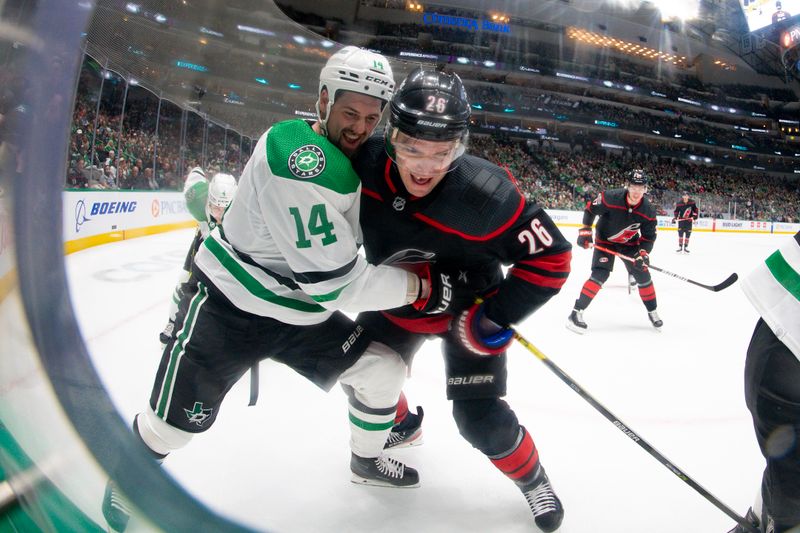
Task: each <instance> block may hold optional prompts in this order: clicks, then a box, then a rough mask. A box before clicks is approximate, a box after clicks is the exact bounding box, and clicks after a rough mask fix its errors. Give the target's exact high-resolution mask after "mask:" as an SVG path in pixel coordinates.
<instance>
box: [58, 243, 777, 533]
mask: <svg viewBox="0 0 800 533" xmlns="http://www.w3.org/2000/svg"><path fill="white" fill-rule="evenodd" d="M563 231H564V233H565V235H566V236H567V238H568V239H569V240H570V241H571V242H574V241H575V237H576V235H577V229H575V228H565V229H563ZM192 235H193V232H192V231H191V230H181V231H176V232H171V233H166V234H161V235H156V236H151V237H145V238H139V239H133V240H129V241H123V242H120V243H115V244H109V245H104V246H99V247H95V248H91V249H87V250H84V251H82V252H78V253H75V254H72V255H70V256H68V257H67V266H68V271H69V276H70V289H71V295H72V298H73V303H74V306H75V309H76V312H77V314H78V319H79V322H80V324H81V328H82V333H83V336H84V338H85V340H86V343H87V345H88V347H89V350H90V353H91V354H92V357H93V360H94V363H95V365H96V367H97V370H98V372H99V374H100V375H101V377H102V379H103V380H104V382H105V383H106V385H107V388H108V390H109V391H110V395H111V397H112V399H113V400H114V402H115V403H116V405H117V406H118V408H119V410H120V412H121V414H122V417H123V418H124V419H125V420H132V418H133V416H134V414H135V413H136V412H138V411H140V410H141V409H143V408H144V407H145V406H146V403H147V399H148V397H149V394H150V389H151V386H152V383H153V378H154V376H155V372H156V368H157V366H158V361H159V357H160V345H159V342H158V333H159V331H161V329H163V327H164V325H165V324H166V321H167V312H168V305H169V300H170V298H171V293H172V290H173V288H174V285H175V282H176V281H177V277H178V272H179V270H180V267H181V265H182V262H183V258H184V256H185V254H186V251H187V249H188V247H189V244H190V242H191V239H192ZM789 238H791V236H788V235H780V236H774V235H750V234H720V233H694V234H693V235H692V239H691V246H690V249H691V254H689V255H683V254H676V253H675V251H674V250H675V249H676V242H677V234H676V233H675V232H674V231H662V232H660V233H659V238H658V241H657V242H656V246H655V250H654V252H653V254H652V255H651V260H652V263H653V264H654V265H657V266H659V267H661V268H664V269H667V270H670V271H672V272H675V273H677V274H680V275H682V276H684V277H688V278H692V279H695V280H697V281H700V282H702V283H707V284H711V285H713V284H716V283H719V282H721V281H722V280H724V279H725V278H726V277H727V276H728V275H729V274H730V273H732V272H737V273H739V275H740V276H742V275H745V274H747V273H748V272H750V271H751V270H752V269H753V268H754V267H755V265H756V264H757V263H758V262H759V261H761V260H763V259H764V258H766V256H767V255H769V254H770V253H771V252H772V251H773V250H775V249H776V248H777V247H778V246H779V245H780V244H781V243H782V242H783V241H785V240H786V239H789ZM590 259H591V252H590V251H586V250H581V249H573V261H572V274H571V275H570V277H569V279H568V281H567V283H566V285H565V286H564V288H563V289H562V291H561V293H560V294H559V295H557V296H556V297H555V298H553V300H551V301H550V302H549V303H548V304H547V305H545V306H544V307H543V308H542V309H541V310H540V311H539V312H537V313H536V314H535V315H533V316H532V317H531V318H530V319H528V320H527V321H526V322H525V323H524V324H520V325H519V327H518V329H519V331H520V332H521V333H522V334H523V335H524V336H526V337H527V338H528V340H530V341H531V342H532V343H533V344H534V345H536V346H537V347H538V348H539V349H540V350H542V351H543V352H544V353H545V354H546V355H547V356H548V358H550V359H551V360H552V361H553V362H554V363H555V364H557V365H558V366H560V367H561V368H562V369H563V370H564V371H565V372H566V373H567V374H569V376H570V377H572V379H574V380H575V381H576V382H577V383H579V384H580V385H581V386H582V387H583V388H584V389H586V390H587V392H589V393H590V394H591V395H593V396H594V397H595V398H596V399H597V400H598V401H599V402H600V403H601V404H603V405H604V406H605V407H606V408H607V409H609V410H610V411H611V412H613V413H614V414H615V415H616V416H617V417H618V418H619V419H620V420H621V421H623V422H624V423H625V424H627V425H628V426H629V427H630V428H631V429H632V430H633V431H635V432H636V433H638V435H639V436H640V437H642V438H644V439H645V440H647V441H648V442H649V443H650V444H651V445H652V446H653V447H655V448H656V449H657V450H658V451H660V452H661V453H662V454H663V455H665V456H666V457H667V458H668V459H670V460H671V461H672V462H673V463H674V464H675V465H676V466H677V467H678V468H680V469H682V470H683V471H684V472H685V473H686V474H688V475H689V476H691V477H692V478H693V479H694V480H695V481H696V482H698V483H699V484H700V485H702V486H703V487H704V488H706V489H707V490H708V491H709V492H710V493H711V494H713V495H714V496H716V497H717V498H719V499H720V500H721V501H722V502H723V503H725V504H726V505H728V506H730V507H731V508H732V509H733V510H734V511H736V512H737V513H739V514H740V515H743V514H744V513H745V511H746V510H747V507H748V506H749V505H750V504H751V502H752V500H753V497H754V495H755V493H756V491H757V489H758V486H759V482H760V476H761V470H762V468H763V459H762V457H761V455H760V453H759V451H758V447H757V445H756V441H755V436H754V434H753V430H752V427H751V420H750V417H749V413H748V411H747V409H746V407H745V404H744V395H743V368H744V359H745V352H746V349H747V345H748V342H749V339H750V335H751V333H752V331H753V327H754V325H755V323H756V320H757V315H756V313H755V311H754V310H753V308H752V307H751V306H750V304H749V303H748V301H747V300H746V298H745V296H744V294H743V293H742V291H741V289H740V287H739V284H738V283H737V284H735V285H733V286H732V287H730V288H728V289H726V290H724V291H721V292H718V293H714V292H711V291H707V290H704V289H702V288H699V287H696V286H694V285H691V284H689V283H686V282H683V281H680V280H677V279H674V278H671V277H668V276H665V275H663V274H660V273H658V272H653V280H654V283H655V288H656V294H657V297H658V303H659V306H658V311H659V314H660V315H661V318H662V319H663V320H664V327H663V328H662V332H660V333H659V332H657V331H656V330H655V329H654V328H653V327H652V326H651V325H650V323H649V321H648V319H647V314H646V311H645V309H644V306H643V304H642V302H641V299H640V298H639V296H638V294H636V293H634V294H631V295H629V294H628V291H627V288H626V285H625V283H626V276H625V271H624V268H623V267H622V266H621V265H617V267H616V269H615V271H614V272H613V273H612V274H611V277H610V279H609V280H608V282H607V283H606V285H605V286H604V287H603V289H602V290H601V292H600V293H599V295H598V296H597V298H596V299H595V301H594V302H593V303H592V305H591V306H590V307H589V308H588V310H587V311H586V313H585V319H586V322H587V323H588V324H589V332H588V333H587V334H586V335H582V336H581V335H577V334H575V333H572V332H570V331H568V330H567V329H566V328H565V322H566V317H567V315H568V314H569V312H570V310H571V309H572V306H573V303H574V301H575V299H576V298H577V296H578V294H579V292H580V288H581V286H582V284H583V283H584V281H586V279H587V278H588V276H589V265H590ZM443 376H444V366H443V363H442V358H441V356H440V354H439V345H438V341H436V342H429V343H427V344H426V345H425V346H424V347H423V349H422V351H421V352H420V353H418V354H417V357H416V359H415V361H414V365H413V369H412V375H411V377H410V379H409V380H408V381H407V383H406V386H405V392H406V395H407V397H408V400H409V406H410V407H412V409H413V407H414V406H416V405H422V406H423V407H424V409H425V421H424V424H423V430H424V445H422V446H419V447H415V448H410V449H405V450H398V451H395V452H392V453H393V455H395V456H397V457H399V458H402V459H403V460H404V461H406V462H407V463H408V464H410V465H412V466H414V467H416V468H418V469H419V471H420V478H421V487H420V488H417V489H408V490H405V489H404V490H400V489H385V488H375V487H364V486H357V485H354V484H352V483H350V481H349V479H350V471H349V448H348V433H349V431H348V424H347V410H346V400H345V396H344V394H343V392H342V391H341V390H340V389H339V388H338V387H336V388H334V390H333V391H332V392H331V393H329V394H326V393H324V392H322V391H320V390H319V389H317V388H316V387H315V386H314V385H312V384H311V383H309V382H307V381H306V380H304V379H303V378H302V377H300V376H298V375H296V374H294V373H293V372H292V371H291V370H289V369H288V368H286V367H284V366H281V365H279V364H276V363H273V362H271V361H265V362H263V363H262V364H261V391H260V398H259V401H258V404H257V405H256V406H255V407H248V406H247V403H248V396H249V380H248V379H246V377H245V379H243V380H242V381H241V382H240V383H238V384H237V385H236V386H235V387H234V389H233V390H232V391H231V393H230V394H229V395H228V397H227V399H226V401H225V403H224V404H223V407H222V409H221V412H220V416H219V419H218V420H217V422H216V424H215V425H214V426H213V427H212V429H211V430H209V431H208V432H206V433H205V434H201V435H199V436H196V437H195V438H194V440H193V441H192V442H191V443H190V444H189V445H188V446H187V447H186V448H184V449H183V450H180V451H178V452H176V453H174V454H173V455H172V456H170V457H169V458H168V459H167V461H166V462H165V464H164V467H165V468H166V469H167V470H168V471H169V473H170V474H171V475H173V476H174V477H175V478H176V479H178V480H179V481H180V482H181V483H182V484H183V485H184V486H185V487H186V488H187V490H189V491H190V492H191V493H192V494H194V495H195V496H196V497H197V498H199V499H200V500H202V501H203V502H205V503H206V504H207V505H208V506H210V507H211V508H213V509H214V510H216V511H218V512H219V513H221V514H224V515H226V516H229V517H232V518H234V519H236V520H238V521H240V522H242V523H244V524H247V525H249V526H252V527H254V528H256V529H260V530H268V531H277V532H287V533H288V532H331V533H334V532H336V533H340V532H349V533H357V532H402V533H405V532H408V531H416V532H426V533H428V532H442V533H444V532H448V533H449V532H455V531H470V532H503V533H515V532H523V531H536V528H535V526H534V524H533V519H532V516H531V514H530V511H529V509H528V506H527V504H526V502H525V500H524V498H523V497H522V495H521V493H520V492H519V491H518V489H516V487H515V486H514V485H513V484H512V483H511V482H510V481H509V480H508V479H506V478H505V477H504V476H503V475H501V474H500V472H499V471H497V470H496V469H495V468H494V467H493V466H492V465H491V464H490V463H489V461H488V460H487V459H486V458H485V457H483V456H482V455H481V454H480V453H479V452H477V451H476V450H473V449H472V448H471V447H470V445H469V444H468V443H467V442H466V441H464V440H463V439H462V438H461V437H460V436H459V434H458V431H457V430H456V427H455V424H454V422H453V420H452V417H451V414H450V403H449V402H448V401H447V400H446V399H445V396H444V377H443ZM508 388H509V392H508V396H507V398H506V399H507V401H508V402H509V403H510V404H511V406H512V407H513V409H514V410H515V412H516V413H517V416H518V417H519V419H520V421H521V423H522V424H523V425H525V426H526V427H527V428H528V430H529V431H530V433H531V434H532V436H533V439H534V442H535V443H536V445H537V447H538V449H539V453H540V457H541V460H542V463H543V465H544V466H545V468H546V469H547V472H548V474H549V476H550V480H551V482H552V484H553V486H554V488H555V489H556V491H557V493H558V494H559V496H560V498H561V500H562V502H563V504H564V507H565V511H566V515H565V519H564V523H563V525H562V527H561V529H560V530H559V531H562V532H565V533H566V532H570V533H724V532H726V531H728V529H730V528H731V527H732V526H733V521H732V520H731V519H730V518H728V517H727V516H726V515H724V514H723V513H722V512H721V511H720V510H718V509H717V508H716V507H714V506H713V505H712V504H711V503H709V502H708V501H706V500H705V499H704V498H703V497H702V496H700V495H699V494H698V493H697V492H695V491H694V490H693V489H692V488H691V487H689V486H688V485H686V484H685V483H684V482H683V481H681V480H680V479H678V478H677V477H676V476H675V475H674V474H672V473H671V472H670V471H669V470H667V468H665V467H664V466H663V465H662V464H660V463H659V462H658V461H657V460H656V459H654V458H653V457H651V456H650V455H648V454H647V453H646V452H645V451H644V450H642V449H641V448H640V447H639V446H637V445H636V444H635V443H634V442H632V441H631V440H630V439H629V438H628V437H626V436H625V435H624V434H623V433H622V432H621V431H619V430H618V429H616V428H615V427H614V426H613V425H612V424H611V423H610V422H609V421H608V420H606V419H605V418H603V416H601V414H600V413H599V412H598V411H596V410H595V409H594V408H592V407H591V406H590V405H589V404H588V403H587V402H586V401H585V400H584V399H582V398H581V397H580V396H579V395H578V394H576V393H575V392H574V391H573V390H571V389H570V388H569V387H567V386H566V385H565V384H564V383H563V382H562V381H561V380H560V379H559V378H558V377H557V376H556V375H555V374H554V373H553V372H552V371H551V370H549V369H548V368H547V367H546V366H545V365H544V364H542V362H540V361H539V360H538V359H537V358H535V357H534V356H533V355H531V354H530V352H528V351H527V350H526V349H525V348H523V347H522V346H521V345H519V344H518V343H515V345H514V346H513V348H512V349H511V351H510V352H509V387H508ZM100 498H101V495H98V500H97V501H98V507H99V505H100Z"/></svg>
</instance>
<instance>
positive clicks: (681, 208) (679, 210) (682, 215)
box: [672, 192, 699, 254]
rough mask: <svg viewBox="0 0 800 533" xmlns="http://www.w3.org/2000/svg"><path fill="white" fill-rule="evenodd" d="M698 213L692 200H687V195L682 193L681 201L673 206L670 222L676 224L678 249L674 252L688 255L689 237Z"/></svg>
mask: <svg viewBox="0 0 800 533" xmlns="http://www.w3.org/2000/svg"><path fill="white" fill-rule="evenodd" d="M698 214H699V211H698V210H697V204H696V203H694V200H690V199H689V193H688V192H684V193H683V194H682V195H681V200H680V201H679V202H678V203H677V204H675V212H674V213H673V214H672V222H673V223H675V222H677V223H678V249H677V250H675V251H676V252H683V253H687V254H688V253H689V237H691V236H692V223H693V222H694V221H695V220H697V216H698Z"/></svg>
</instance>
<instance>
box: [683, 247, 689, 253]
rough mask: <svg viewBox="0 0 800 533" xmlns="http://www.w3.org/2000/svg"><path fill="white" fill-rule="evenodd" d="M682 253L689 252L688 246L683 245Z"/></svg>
mask: <svg viewBox="0 0 800 533" xmlns="http://www.w3.org/2000/svg"><path fill="white" fill-rule="evenodd" d="M683 253H685V254H688V253H689V247H688V246H685V247H684V248H683Z"/></svg>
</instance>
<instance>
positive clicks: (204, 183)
mask: <svg viewBox="0 0 800 533" xmlns="http://www.w3.org/2000/svg"><path fill="white" fill-rule="evenodd" d="M235 194H236V178H234V177H233V176H231V175H230V174H223V173H221V172H219V173H217V174H215V175H214V176H213V177H212V178H211V181H210V182H209V181H208V180H207V179H206V174H205V172H203V169H202V168H200V167H195V168H193V169H192V170H191V171H190V172H189V175H188V176H186V182H185V183H184V184H183V197H184V199H185V200H186V208H187V209H188V210H189V213H190V214H191V215H192V218H194V219H195V220H196V221H197V231H196V232H195V234H194V239H193V240H192V245H191V246H190V247H189V252H188V253H187V254H186V259H185V260H184V262H183V270H182V271H181V273H180V277H179V279H178V284H177V285H176V286H175V291H174V292H173V294H172V301H171V302H170V309H169V321H168V322H167V325H166V327H165V328H164V331H162V332H161V333H160V334H159V340H161V344H166V343H168V342H169V339H170V338H171V337H172V334H173V332H174V330H175V315H177V314H178V304H179V303H180V301H181V297H182V296H183V295H184V294H189V293H192V294H194V293H195V292H197V279H196V278H195V277H194V276H192V261H193V260H194V256H195V254H196V253H197V250H199V249H200V245H201V244H202V243H203V239H205V238H206V237H207V236H208V234H209V233H210V232H211V230H212V229H214V228H215V227H216V226H217V224H221V223H222V217H223V216H224V215H225V210H226V209H227V208H228V206H229V205H230V204H231V202H232V201H233V197H234V195H235Z"/></svg>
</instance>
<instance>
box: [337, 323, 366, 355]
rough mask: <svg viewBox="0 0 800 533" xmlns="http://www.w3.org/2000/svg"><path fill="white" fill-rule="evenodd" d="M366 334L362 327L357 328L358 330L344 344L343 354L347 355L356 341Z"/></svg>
mask: <svg viewBox="0 0 800 533" xmlns="http://www.w3.org/2000/svg"><path fill="white" fill-rule="evenodd" d="M362 333H364V328H362V327H361V326H360V325H359V326H356V330H355V331H354V332H353V333H351V334H350V336H349V337H347V340H346V341H345V343H344V344H342V353H343V354H346V353H347V352H348V351H349V350H350V348H351V347H352V346H353V345H354V344H355V343H356V340H357V339H358V338H359V337H360V336H361V334H362Z"/></svg>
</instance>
